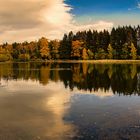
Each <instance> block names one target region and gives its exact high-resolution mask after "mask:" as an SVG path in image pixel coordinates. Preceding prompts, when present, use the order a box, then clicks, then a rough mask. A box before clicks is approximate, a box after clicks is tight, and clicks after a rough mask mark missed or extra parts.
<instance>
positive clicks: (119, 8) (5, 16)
mask: <svg viewBox="0 0 140 140" xmlns="http://www.w3.org/2000/svg"><path fill="white" fill-rule="evenodd" d="M139 15H140V0H22V1H19V0H0V42H1V43H4V42H10V43H12V42H15V41H16V42H22V41H32V40H38V39H39V38H41V37H42V36H44V37H46V38H48V39H61V38H62V37H63V34H64V33H68V32H69V31H71V30H72V31H73V32H76V31H79V30H80V31H82V30H89V29H94V30H98V31H100V30H103V29H107V30H109V31H110V30H111V28H112V27H117V26H123V25H132V26H134V25H136V26H137V25H138V24H140V16H139Z"/></svg>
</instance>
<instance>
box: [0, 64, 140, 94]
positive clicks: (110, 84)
mask: <svg viewBox="0 0 140 140" xmlns="http://www.w3.org/2000/svg"><path fill="white" fill-rule="evenodd" d="M139 73H140V66H139V65H135V64H132V65H115V64H113V65H109V64H108V65H107V64H106V65H103V64H98V65H97V64H96V65H95V64H88V63H81V64H80V63H77V64H68V63H65V64H64V63H59V64H58V63H45V64H42V63H5V64H0V78H5V79H6V80H8V79H11V78H12V79H24V80H29V79H30V80H37V81H40V83H41V84H43V85H46V84H47V83H48V81H49V80H52V81H55V82H57V81H63V83H64V85H65V87H69V88H70V89H71V90H73V88H74V87H77V88H78V89H83V90H89V91H92V90H94V91H98V90H99V89H102V90H104V91H108V90H109V89H110V88H111V89H112V91H113V92H114V93H115V94H116V93H117V94H118V93H119V94H125V95H131V94H134V93H137V94H140V76H139V75H140V74H139Z"/></svg>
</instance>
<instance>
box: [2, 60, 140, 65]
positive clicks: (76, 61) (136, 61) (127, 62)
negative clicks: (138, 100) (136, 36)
mask: <svg viewBox="0 0 140 140" xmlns="http://www.w3.org/2000/svg"><path fill="white" fill-rule="evenodd" d="M11 62H12V63H13V62H14V63H24V62H22V61H7V62H0V63H11ZM25 62H26V63H27V62H45V63H48V62H49V63H93V64H140V60H113V59H112V60H110V59H104V60H37V61H25Z"/></svg>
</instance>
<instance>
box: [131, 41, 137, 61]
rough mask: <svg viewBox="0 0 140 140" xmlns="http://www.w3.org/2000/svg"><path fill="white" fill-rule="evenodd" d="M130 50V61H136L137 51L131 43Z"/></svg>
mask: <svg viewBox="0 0 140 140" xmlns="http://www.w3.org/2000/svg"><path fill="white" fill-rule="evenodd" d="M130 48H131V51H130V56H131V59H133V60H136V59H137V49H136V48H135V46H134V44H133V43H131V46H130Z"/></svg>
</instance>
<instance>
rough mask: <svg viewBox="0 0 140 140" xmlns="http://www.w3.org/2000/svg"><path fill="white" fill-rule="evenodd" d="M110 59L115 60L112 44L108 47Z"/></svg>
mask: <svg viewBox="0 0 140 140" xmlns="http://www.w3.org/2000/svg"><path fill="white" fill-rule="evenodd" d="M107 50H108V59H113V48H112V46H111V44H109V45H108V48H107Z"/></svg>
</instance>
